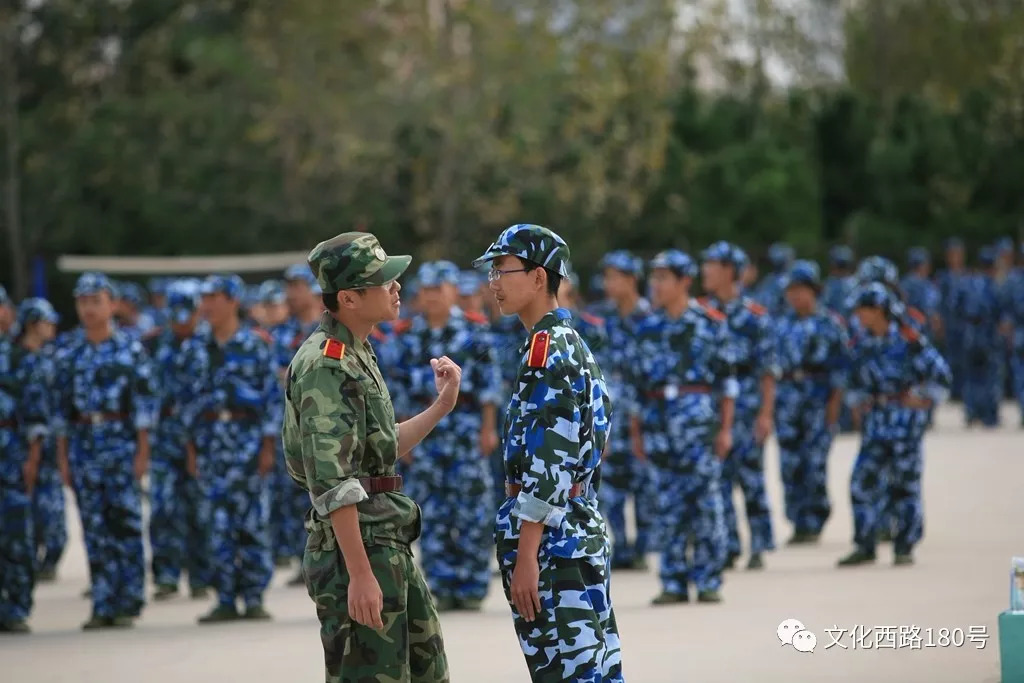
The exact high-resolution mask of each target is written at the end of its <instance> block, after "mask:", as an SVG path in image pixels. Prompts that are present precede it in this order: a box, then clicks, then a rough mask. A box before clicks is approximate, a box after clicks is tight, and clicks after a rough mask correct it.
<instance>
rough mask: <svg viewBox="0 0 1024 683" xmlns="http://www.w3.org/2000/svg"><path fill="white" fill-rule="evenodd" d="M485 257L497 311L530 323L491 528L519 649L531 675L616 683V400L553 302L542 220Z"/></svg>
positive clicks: (555, 266)
mask: <svg viewBox="0 0 1024 683" xmlns="http://www.w3.org/2000/svg"><path fill="white" fill-rule="evenodd" d="M483 263H490V264H491V271H490V274H489V276H488V277H489V280H490V283H491V284H490V288H491V291H492V292H493V293H494V297H495V300H496V301H497V302H498V306H499V308H500V309H501V312H502V313H503V314H506V315H507V314H515V315H517V316H519V319H520V320H521V321H522V323H523V325H524V326H525V327H526V329H527V330H529V331H530V332H529V336H528V338H527V340H526V344H525V345H524V346H523V347H522V352H521V355H520V364H519V372H518V375H517V377H516V382H515V384H513V387H514V390H513V394H512V399H511V401H510V402H509V406H508V411H507V417H506V420H505V434H504V439H503V448H504V454H505V476H506V480H507V483H506V485H505V492H506V498H505V501H504V502H503V503H502V504H501V507H500V508H499V509H498V514H497V520H496V528H495V540H496V543H497V555H498V566H499V568H500V569H501V578H502V584H503V586H504V589H505V596H506V598H507V599H508V602H509V605H510V606H511V607H512V615H513V624H514V626H515V630H516V635H517V636H518V638H519V645H520V647H521V649H522V651H523V654H524V656H525V658H526V664H527V668H528V669H529V671H530V678H531V680H533V681H534V683H561V682H562V681H573V682H574V683H620V682H621V681H622V680H623V677H622V657H621V654H620V650H619V633H618V628H617V626H616V623H615V614H614V612H613V610H612V603H611V583H610V574H609V571H608V554H609V550H610V542H609V538H608V530H607V527H606V525H605V521H604V518H603V517H602V516H601V513H600V512H598V509H597V495H596V494H597V491H596V486H597V484H598V479H599V475H598V466H599V465H600V463H601V455H602V453H603V452H604V448H605V444H606V443H607V439H608V428H609V420H610V419H611V415H612V405H611V402H610V400H609V399H608V391H607V387H606V385H605V380H604V375H603V374H602V373H601V368H600V367H599V366H598V364H597V362H596V361H595V360H594V355H593V353H591V350H590V348H589V347H588V346H587V344H586V342H585V341H584V340H583V339H582V338H581V336H580V334H579V332H577V330H576V329H575V328H574V327H573V324H572V314H571V313H570V312H569V311H568V310H567V309H565V308H560V307H559V306H558V301H557V299H556V295H557V293H558V286H559V283H560V281H561V280H562V278H564V277H567V276H568V275H569V247H568V246H566V244H565V242H564V241H563V240H562V238H561V237H559V236H558V235H556V234H555V233H553V232H551V231H550V230H548V229H547V228H542V227H540V226H538V225H529V224H519V225H513V226H512V227H510V228H508V229H506V230H505V231H504V232H503V233H501V235H500V236H499V237H498V239H497V240H495V242H494V244H492V245H491V246H490V248H489V249H488V250H487V251H486V252H485V253H484V254H483V256H481V257H480V258H479V259H477V261H476V262H475V263H474V264H473V265H474V266H478V265H481V264H483Z"/></svg>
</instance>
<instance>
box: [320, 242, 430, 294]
mask: <svg viewBox="0 0 1024 683" xmlns="http://www.w3.org/2000/svg"><path fill="white" fill-rule="evenodd" d="M306 261H307V262H308V263H309V268H310V270H312V271H313V275H315V276H316V281H317V283H318V284H319V285H320V288H321V289H323V291H325V292H337V291H340V290H342V289H358V288H360V287H372V286H374V285H383V284H385V283H387V282H391V281H392V280H397V279H398V276H399V275H401V274H402V273H404V272H405V269H406V268H408V267H409V263H410V262H411V261H412V256H388V255H387V253H385V251H384V249H383V248H382V247H381V246H380V242H378V241H377V238H376V237H375V236H374V235H371V234H370V233H368V232H343V233H341V234H340V235H338V236H336V237H332V238H331V239H329V240H325V241H323V242H321V243H320V244H318V245H316V246H315V247H313V251H311V252H309V256H307V257H306Z"/></svg>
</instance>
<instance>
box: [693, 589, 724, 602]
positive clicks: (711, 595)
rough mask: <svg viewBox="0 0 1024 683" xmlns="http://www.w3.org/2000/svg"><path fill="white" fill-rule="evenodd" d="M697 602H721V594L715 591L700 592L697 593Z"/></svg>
mask: <svg viewBox="0 0 1024 683" xmlns="http://www.w3.org/2000/svg"><path fill="white" fill-rule="evenodd" d="M697 602H708V603H713V602H722V594H721V593H719V592H718V591H717V590H708V591H700V592H699V593H697Z"/></svg>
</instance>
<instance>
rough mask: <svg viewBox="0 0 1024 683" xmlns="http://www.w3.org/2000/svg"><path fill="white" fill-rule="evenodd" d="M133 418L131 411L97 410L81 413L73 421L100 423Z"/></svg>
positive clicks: (81, 423)
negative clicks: (111, 411)
mask: <svg viewBox="0 0 1024 683" xmlns="http://www.w3.org/2000/svg"><path fill="white" fill-rule="evenodd" d="M129 418H131V414H130V413H109V412H104V411H95V412H92V413H79V414H78V415H77V416H76V417H75V419H74V420H73V422H74V423H75V424H80V425H94V426H95V425H99V424H103V423H104V422H124V421H125V420H127V419H129Z"/></svg>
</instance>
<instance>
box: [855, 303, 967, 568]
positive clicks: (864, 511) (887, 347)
mask: <svg viewBox="0 0 1024 683" xmlns="http://www.w3.org/2000/svg"><path fill="white" fill-rule="evenodd" d="M848 382H849V384H848V391H847V394H846V397H847V401H848V402H849V403H850V405H852V406H858V407H859V408H860V409H861V410H862V411H863V421H862V425H861V436H862V440H861V446H860V450H859V452H858V453H857V458H856V460H855V461H854V465H853V474H852V475H851V477H850V498H851V502H852V505H853V519H854V538H853V540H854V543H855V544H856V546H857V548H858V549H860V550H862V551H864V552H866V553H868V554H872V555H873V554H874V551H875V545H876V541H877V537H878V533H879V531H880V530H881V521H882V519H883V508H884V507H885V506H886V505H887V504H888V502H889V501H890V500H892V502H893V508H894V510H893V511H894V513H895V517H896V529H895V535H894V545H895V551H896V552H897V553H909V552H910V551H911V550H912V549H913V547H914V546H915V545H916V544H917V543H918V542H919V541H920V540H921V538H922V536H923V534H924V515H923V508H922V504H921V473H922V470H923V453H922V449H921V441H922V439H923V437H924V432H925V429H926V427H927V424H928V410H927V409H922V408H917V407H910V406H908V405H906V404H905V398H906V397H907V396H911V395H913V396H918V397H921V398H925V399H929V400H931V401H932V402H933V403H934V404H938V403H941V402H942V401H944V400H945V399H946V398H947V396H948V393H949V386H950V382H951V375H950V371H949V366H948V365H947V364H946V361H945V360H944V359H943V358H942V355H941V354H940V353H939V352H938V350H937V349H936V348H935V347H934V346H932V344H931V343H929V342H928V340H927V338H925V337H923V336H921V335H919V334H918V333H917V332H915V331H914V330H913V329H911V328H909V327H905V326H900V325H899V324H898V323H896V322H895V321H894V322H892V323H890V325H889V327H888V330H887V331H886V332H885V334H883V335H882V336H880V337H875V336H874V335H865V336H863V337H861V338H859V339H858V340H857V341H856V343H855V344H854V346H853V348H852V358H851V368H850V374H849V380H848ZM886 489H888V491H886Z"/></svg>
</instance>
